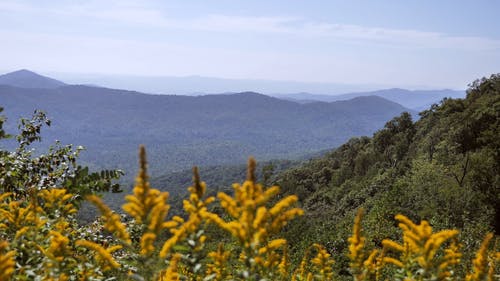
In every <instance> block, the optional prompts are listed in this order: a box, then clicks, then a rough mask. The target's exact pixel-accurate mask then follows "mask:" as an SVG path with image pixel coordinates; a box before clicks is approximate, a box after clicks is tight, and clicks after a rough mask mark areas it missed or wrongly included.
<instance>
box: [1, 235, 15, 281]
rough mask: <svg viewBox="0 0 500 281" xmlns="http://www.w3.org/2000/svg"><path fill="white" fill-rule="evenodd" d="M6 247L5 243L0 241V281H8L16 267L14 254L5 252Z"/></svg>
mask: <svg viewBox="0 0 500 281" xmlns="http://www.w3.org/2000/svg"><path fill="white" fill-rule="evenodd" d="M8 245H9V244H8V243H7V242H6V241H0V281H7V280H10V277H11V276H12V274H13V273H14V267H15V265H16V262H15V260H14V255H15V252H14V251H7V247H8ZM6 251H7V252H6Z"/></svg>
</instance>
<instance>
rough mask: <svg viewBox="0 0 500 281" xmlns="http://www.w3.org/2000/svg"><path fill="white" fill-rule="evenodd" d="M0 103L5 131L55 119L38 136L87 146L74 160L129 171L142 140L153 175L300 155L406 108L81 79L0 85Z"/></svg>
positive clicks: (378, 101)
mask: <svg viewBox="0 0 500 281" xmlns="http://www.w3.org/2000/svg"><path fill="white" fill-rule="evenodd" d="M0 103H1V106H3V107H4V108H5V112H4V114H5V115H6V116H7V117H9V120H8V121H9V122H7V123H6V124H5V126H6V130H8V131H13V130H15V121H16V120H17V119H18V118H19V117H21V116H27V115H28V114H31V113H32V112H33V110H35V109H43V110H45V111H46V112H47V114H48V116H49V117H50V118H51V119H52V120H53V124H52V126H51V127H50V128H49V129H47V130H44V131H43V137H44V140H46V141H49V143H51V142H52V141H53V140H56V139H57V140H60V141H61V142H62V143H75V144H82V145H85V147H86V151H85V152H84V153H82V154H81V158H80V159H81V160H82V161H85V163H86V165H87V166H91V168H94V169H110V168H114V169H122V170H124V171H125V172H127V173H129V178H132V175H133V174H134V173H135V171H136V169H137V167H135V165H134V163H135V158H136V155H135V153H134V151H135V150H136V148H137V147H138V145H140V144H144V145H146V146H147V147H148V151H150V152H151V153H150V155H151V156H150V162H151V164H152V168H151V174H152V176H158V175H161V174H164V173H167V172H173V171H179V170H185V169H189V168H191V167H192V166H193V165H195V164H196V165H200V166H209V165H210V166H212V165H230V164H244V163H245V161H246V156H248V155H254V156H255V157H258V158H259V159H262V160H269V159H277V158H295V157H301V156H302V155H304V154H309V153H311V152H316V151H318V150H322V149H330V148H332V147H335V146H337V145H340V144H342V143H343V142H345V141H346V140H348V139H349V138H350V137H352V136H361V135H366V134H371V133H373V132H374V131H375V130H376V129H377V128H380V127H382V126H383V124H384V123H385V121H386V120H388V119H389V118H391V117H393V116H395V115H398V114H400V113H401V112H403V111H405V110H407V109H406V108H404V107H402V106H401V105H399V104H397V103H394V102H391V101H389V100H386V99H383V98H379V97H362V98H357V99H354V100H350V101H342V102H334V103H314V104H308V105H301V104H298V103H295V102H291V101H285V100H280V99H277V98H272V97H269V96H265V95H261V94H257V93H253V92H245V93H237V94H219V95H207V96H175V95H151V94H142V93H138V92H131V91H125V90H115V89H106V88H99V87H90V86H83V85H68V86H62V87H58V88H56V89H28V88H19V87H12V86H8V85H0ZM250 108H251V109H252V110H251V112H249V109H250ZM0 145H2V144H0ZM130 184H133V182H130Z"/></svg>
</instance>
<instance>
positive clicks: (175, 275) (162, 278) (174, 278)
mask: <svg viewBox="0 0 500 281" xmlns="http://www.w3.org/2000/svg"><path fill="white" fill-rule="evenodd" d="M180 259H181V255H180V254H175V255H173V256H172V259H171V260H170V264H169V266H168V268H167V270H165V271H163V272H161V273H160V275H159V276H158V279H157V280H158V281H179V280H181V279H180V274H179V268H178V267H179V261H180Z"/></svg>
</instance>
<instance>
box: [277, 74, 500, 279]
mask: <svg viewBox="0 0 500 281" xmlns="http://www.w3.org/2000/svg"><path fill="white" fill-rule="evenodd" d="M420 116H421V118H420V119H419V120H418V121H416V122H412V120H411V116H410V115H409V114H407V113H403V114H402V115H401V116H398V117H395V118H394V119H392V120H391V121H389V122H387V123H386V125H385V127H384V128H383V129H381V130H379V131H378V132H376V133H375V134H374V135H373V137H372V138H367V137H362V138H353V139H351V140H349V141H348V142H347V143H345V144H344V145H342V146H340V147H339V148H337V149H335V150H334V151H332V152H330V153H328V154H327V155H326V156H324V157H321V158H318V159H314V160H312V161H310V162H309V163H306V164H304V165H303V166H300V167H295V168H292V169H290V170H288V171H285V172H284V173H282V174H281V175H280V176H278V178H277V180H276V183H277V184H278V185H280V186H282V188H283V190H284V191H285V192H287V193H290V194H298V195H299V198H300V202H301V204H302V207H303V208H304V209H305V210H306V214H305V216H304V217H303V218H300V219H299V220H297V221H295V222H293V223H292V224H291V225H290V226H289V228H288V229H287V234H286V235H285V236H286V238H287V239H289V240H292V241H294V242H296V243H297V244H296V246H295V247H294V249H293V250H294V251H296V252H298V253H300V252H301V251H303V250H304V249H305V248H306V247H307V245H308V244H310V243H312V242H313V241H314V242H320V243H323V244H325V245H326V246H327V248H328V250H329V251H330V252H332V253H334V256H335V257H336V260H337V266H339V268H342V267H345V266H346V263H347V260H346V259H345V258H344V256H345V255H344V254H345V252H346V249H347V247H346V245H347V244H346V241H345V239H343V238H342V237H346V235H347V232H346V230H345V229H348V227H349V226H350V225H352V223H351V219H352V216H353V215H354V213H355V210H356V209H358V208H360V207H362V208H364V209H365V210H366V217H365V225H366V232H367V243H368V244H371V245H380V243H381V242H382V240H383V239H385V238H387V237H390V238H396V237H397V235H398V234H397V232H395V231H394V229H393V228H392V227H390V226H391V224H392V222H393V217H394V215H395V214H397V213H403V214H407V215H408V216H409V217H410V218H411V219H412V220H414V221H419V220H427V221H429V222H430V223H431V224H432V225H433V226H434V227H435V228H437V229H451V228H457V229H460V230H461V234H460V237H461V239H463V241H464V245H463V247H464V257H466V258H471V252H472V249H475V248H477V247H478V246H479V244H478V242H477V241H480V240H481V237H483V236H484V234H485V233H486V232H488V231H495V233H497V234H498V233H500V224H499V222H500V157H499V153H500V137H499V136H500V75H499V74H496V75H492V76H491V77H490V78H483V79H481V80H478V81H475V82H474V83H472V84H471V87H470V89H469V90H468V91H467V97H466V98H465V99H444V100H443V101H442V102H441V103H440V104H435V105H432V106H431V107H430V108H429V109H428V110H425V111H423V112H421V113H420ZM328 229H335V230H336V231H335V234H331V232H328V231H327V230H328ZM296 237H301V239H297V238H296ZM309 237H310V238H309ZM292 255H293V253H292ZM460 270H462V271H463V270H465V269H464V268H461V269H460ZM345 274H346V275H347V274H348V273H347V272H345Z"/></svg>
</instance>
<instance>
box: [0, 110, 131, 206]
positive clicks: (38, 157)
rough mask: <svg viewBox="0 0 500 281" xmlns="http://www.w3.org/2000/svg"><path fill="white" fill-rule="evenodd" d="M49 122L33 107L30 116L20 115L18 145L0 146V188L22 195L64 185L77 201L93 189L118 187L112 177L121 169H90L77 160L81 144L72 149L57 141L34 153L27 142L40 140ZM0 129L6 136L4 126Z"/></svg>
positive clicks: (30, 143) (43, 114)
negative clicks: (7, 149)
mask: <svg viewBox="0 0 500 281" xmlns="http://www.w3.org/2000/svg"><path fill="white" fill-rule="evenodd" d="M2 120H3V119H2ZM2 122H3V121H2ZM50 124H51V121H50V120H49V119H48V118H47V116H46V114H45V113H44V112H42V111H35V112H34V114H33V116H32V117H31V118H30V119H25V118H21V119H20V121H19V125H18V129H19V133H18V134H17V135H16V136H15V139H16V141H17V143H18V146H17V148H16V149H15V150H14V151H6V150H0V190H2V191H3V192H15V193H16V194H17V195H18V196H20V197H23V196H25V195H26V194H27V192H28V191H29V190H30V189H33V188H34V189H49V188H57V187H61V186H64V187H65V188H66V189H67V190H68V191H69V192H71V193H73V194H75V195H76V199H77V200H78V201H80V200H82V199H83V196H85V195H88V194H92V193H95V192H103V191H113V192H119V191H120V189H119V186H118V185H117V184H115V183H113V180H116V179H118V178H119V177H120V176H121V175H122V172H121V171H119V170H105V171H101V172H89V170H88V168H86V167H81V166H80V165H78V164H77V159H78V157H79V155H80V152H81V151H82V150H84V148H83V147H82V146H78V147H76V149H74V148H73V146H72V145H61V144H60V142H58V141H56V143H55V144H54V145H52V146H50V147H49V149H48V151H47V152H46V153H42V154H39V153H36V152H35V149H33V148H31V147H30V146H31V145H32V144H33V143H34V142H39V141H41V129H42V127H43V126H44V125H47V126H50ZM0 125H3V123H2V124H0ZM1 128H2V127H0V129H1ZM1 132H2V136H4V137H5V134H4V133H3V130H2V131H1Z"/></svg>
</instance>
